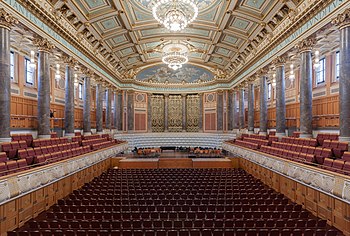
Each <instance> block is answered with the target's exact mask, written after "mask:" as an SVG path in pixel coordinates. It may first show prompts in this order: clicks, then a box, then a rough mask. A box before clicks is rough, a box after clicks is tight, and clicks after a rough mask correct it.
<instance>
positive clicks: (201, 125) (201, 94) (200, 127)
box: [198, 93, 204, 132]
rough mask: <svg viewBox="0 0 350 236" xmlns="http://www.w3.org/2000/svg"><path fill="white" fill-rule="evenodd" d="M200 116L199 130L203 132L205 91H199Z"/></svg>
mask: <svg viewBox="0 0 350 236" xmlns="http://www.w3.org/2000/svg"><path fill="white" fill-rule="evenodd" d="M198 96H199V117H198V129H199V132H203V96H204V95H203V93H199V94H198Z"/></svg>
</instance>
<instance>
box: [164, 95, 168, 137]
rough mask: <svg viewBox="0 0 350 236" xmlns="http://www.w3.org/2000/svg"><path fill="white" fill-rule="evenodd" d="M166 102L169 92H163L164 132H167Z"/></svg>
mask: <svg viewBox="0 0 350 236" xmlns="http://www.w3.org/2000/svg"><path fill="white" fill-rule="evenodd" d="M168 102H169V94H164V132H168Z"/></svg>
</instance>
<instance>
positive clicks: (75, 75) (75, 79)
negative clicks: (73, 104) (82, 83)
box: [74, 74, 78, 87]
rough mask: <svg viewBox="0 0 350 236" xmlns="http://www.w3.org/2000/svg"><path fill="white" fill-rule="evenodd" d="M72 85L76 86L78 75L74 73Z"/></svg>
mask: <svg viewBox="0 0 350 236" xmlns="http://www.w3.org/2000/svg"><path fill="white" fill-rule="evenodd" d="M74 86H75V87H78V75H77V74H74Z"/></svg>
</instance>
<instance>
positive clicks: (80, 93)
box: [78, 83, 83, 99]
mask: <svg viewBox="0 0 350 236" xmlns="http://www.w3.org/2000/svg"><path fill="white" fill-rule="evenodd" d="M78 97H79V99H83V84H82V83H79V84H78Z"/></svg>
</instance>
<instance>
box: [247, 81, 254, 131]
mask: <svg viewBox="0 0 350 236" xmlns="http://www.w3.org/2000/svg"><path fill="white" fill-rule="evenodd" d="M248 133H250V134H253V133H254V83H253V82H250V83H249V84H248Z"/></svg>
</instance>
